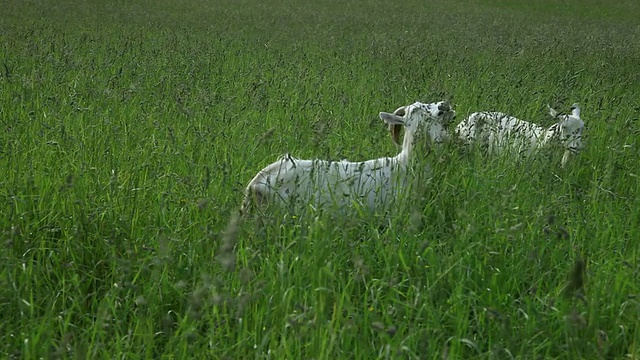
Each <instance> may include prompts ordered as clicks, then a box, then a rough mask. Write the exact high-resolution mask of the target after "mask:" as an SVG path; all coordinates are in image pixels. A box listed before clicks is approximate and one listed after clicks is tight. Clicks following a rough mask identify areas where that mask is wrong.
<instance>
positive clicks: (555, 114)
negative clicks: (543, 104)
mask: <svg viewBox="0 0 640 360" xmlns="http://www.w3.org/2000/svg"><path fill="white" fill-rule="evenodd" d="M547 109H548V110H549V115H551V116H552V117H557V116H558V112H557V111H555V109H554V108H552V107H551V106H549V105H548V104H547Z"/></svg>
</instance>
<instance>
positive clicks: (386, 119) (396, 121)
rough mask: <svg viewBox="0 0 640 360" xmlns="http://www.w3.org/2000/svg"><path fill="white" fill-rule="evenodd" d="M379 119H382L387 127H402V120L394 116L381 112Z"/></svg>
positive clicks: (400, 117)
mask: <svg viewBox="0 0 640 360" xmlns="http://www.w3.org/2000/svg"><path fill="white" fill-rule="evenodd" d="M396 111H397V110H396ZM380 119H382V120H383V121H384V122H386V123H387V124H389V125H404V118H403V117H402V116H398V115H396V114H390V113H388V112H384V111H381V112H380Z"/></svg>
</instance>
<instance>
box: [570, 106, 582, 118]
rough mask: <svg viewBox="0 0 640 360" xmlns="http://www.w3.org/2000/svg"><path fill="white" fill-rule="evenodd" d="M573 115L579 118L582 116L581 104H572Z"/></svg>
mask: <svg viewBox="0 0 640 360" xmlns="http://www.w3.org/2000/svg"><path fill="white" fill-rule="evenodd" d="M571 115H573V116H575V117H577V118H579V117H580V105H578V104H573V105H571Z"/></svg>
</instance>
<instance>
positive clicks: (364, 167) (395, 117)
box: [241, 101, 455, 214]
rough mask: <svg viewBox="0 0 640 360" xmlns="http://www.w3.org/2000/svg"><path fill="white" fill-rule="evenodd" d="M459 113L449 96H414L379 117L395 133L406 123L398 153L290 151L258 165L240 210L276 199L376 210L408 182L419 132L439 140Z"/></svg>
mask: <svg viewBox="0 0 640 360" xmlns="http://www.w3.org/2000/svg"><path fill="white" fill-rule="evenodd" d="M453 116H455V111H453V110H452V109H451V107H450V105H449V104H448V103H447V102H444V101H440V102H437V103H432V104H423V103H420V102H416V103H414V104H411V105H408V106H404V107H402V108H399V109H397V110H396V111H395V112H394V113H386V112H381V113H380V119H382V120H383V121H384V122H385V123H387V124H389V125H390V127H391V129H390V130H391V132H392V134H393V135H394V139H395V136H396V135H395V134H397V126H404V128H405V134H404V142H403V144H402V151H401V152H400V153H399V154H398V155H396V156H395V157H383V158H379V159H373V160H367V161H362V162H349V161H346V160H343V161H326V160H301V159H295V158H293V157H291V156H289V155H288V154H287V155H285V156H283V157H281V158H280V159H278V160H277V161H276V162H274V163H272V164H270V165H268V166H267V167H265V168H264V169H262V170H260V172H258V174H257V175H256V176H255V177H254V178H253V179H252V180H251V181H250V182H249V184H248V186H247V188H246V190H245V198H244V201H243V204H242V208H241V213H243V214H246V212H247V210H248V209H249V208H250V207H251V206H252V204H253V203H259V204H260V203H265V202H266V203H270V202H274V203H277V204H279V205H299V204H310V205H312V206H314V207H316V208H318V207H322V206H326V205H333V206H338V207H342V206H345V205H346V206H348V205H350V204H351V203H352V202H355V203H358V204H360V205H361V206H363V207H366V208H368V209H370V210H372V211H375V210H379V211H380V212H382V211H384V210H385V208H386V206H388V205H389V203H390V202H391V201H392V200H393V199H395V198H396V197H397V196H398V193H399V191H400V190H402V189H403V188H404V187H405V185H406V183H407V172H408V170H409V166H410V165H411V164H412V163H413V162H412V160H413V158H414V157H415V156H414V154H413V149H414V145H416V143H417V141H418V139H420V138H421V136H420V135H422V134H425V133H426V134H428V138H429V140H431V141H434V142H439V141H441V135H440V134H442V133H443V132H444V124H445V123H446V122H447V121H448V120H449V119H451V118H453Z"/></svg>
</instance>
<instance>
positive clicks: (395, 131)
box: [389, 124, 402, 145]
mask: <svg viewBox="0 0 640 360" xmlns="http://www.w3.org/2000/svg"><path fill="white" fill-rule="evenodd" d="M401 129H402V125H395V124H394V125H389V132H390V133H391V140H393V143H394V144H396V145H401V144H400V130H401Z"/></svg>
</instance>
